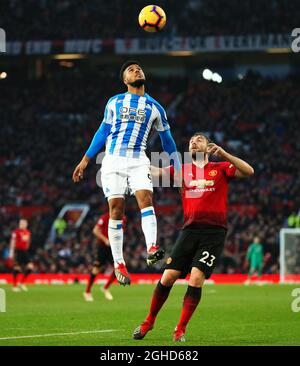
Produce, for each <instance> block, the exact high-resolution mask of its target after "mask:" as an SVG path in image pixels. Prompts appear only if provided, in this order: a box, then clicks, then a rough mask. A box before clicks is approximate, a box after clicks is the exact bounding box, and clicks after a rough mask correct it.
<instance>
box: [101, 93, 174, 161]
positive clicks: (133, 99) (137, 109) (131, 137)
mask: <svg viewBox="0 0 300 366" xmlns="http://www.w3.org/2000/svg"><path fill="white" fill-rule="evenodd" d="M103 122H105V123H107V124H110V125H111V128H110V132H109V135H108V137H107V139H106V153H107V154H111V155H118V156H127V157H134V158H138V157H139V156H140V155H141V154H143V153H144V151H145V150H146V145H147V140H148V136H149V133H150V131H151V129H152V127H153V126H154V127H155V128H156V130H157V131H158V132H162V131H167V130H169V129H170V126H169V123H168V120H167V115H166V112H165V110H164V108H163V107H162V106H161V105H160V104H159V103H158V102H157V101H156V100H155V99H153V98H152V97H150V96H149V95H148V94H144V96H142V97H141V96H139V95H136V94H131V93H129V92H127V93H124V94H117V95H115V96H114V97H112V98H110V99H109V101H108V102H107V105H106V107H105V112H104V118H103Z"/></svg>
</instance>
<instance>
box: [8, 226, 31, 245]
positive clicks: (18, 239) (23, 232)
mask: <svg viewBox="0 0 300 366" xmlns="http://www.w3.org/2000/svg"><path fill="white" fill-rule="evenodd" d="M11 236H12V239H15V243H16V245H15V249H18V250H28V249H29V245H30V238H31V232H30V231H29V230H28V229H16V230H14V231H13V232H12V235H11Z"/></svg>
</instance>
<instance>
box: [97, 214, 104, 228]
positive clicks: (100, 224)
mask: <svg viewBox="0 0 300 366" xmlns="http://www.w3.org/2000/svg"><path fill="white" fill-rule="evenodd" d="M96 226H97V227H98V228H99V229H102V228H103V226H104V220H103V218H102V216H101V217H100V219H99V220H98V221H97V224H96Z"/></svg>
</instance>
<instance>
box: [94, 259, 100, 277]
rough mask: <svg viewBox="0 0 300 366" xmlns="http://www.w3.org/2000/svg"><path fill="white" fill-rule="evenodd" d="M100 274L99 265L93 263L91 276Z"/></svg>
mask: <svg viewBox="0 0 300 366" xmlns="http://www.w3.org/2000/svg"><path fill="white" fill-rule="evenodd" d="M99 272H100V263H99V262H97V263H94V265H93V268H92V274H93V275H97V274H98V273H99Z"/></svg>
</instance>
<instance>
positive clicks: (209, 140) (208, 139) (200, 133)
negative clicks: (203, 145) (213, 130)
mask: <svg viewBox="0 0 300 366" xmlns="http://www.w3.org/2000/svg"><path fill="white" fill-rule="evenodd" d="M196 136H203V137H204V138H205V140H206V141H207V143H208V144H209V143H210V142H211V139H210V138H209V137H207V136H206V135H204V133H202V132H195V133H194V134H193V136H191V138H192V137H196Z"/></svg>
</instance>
